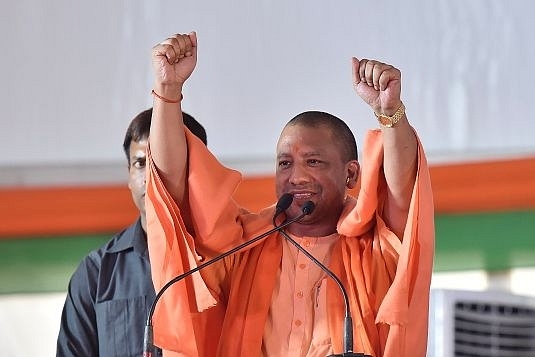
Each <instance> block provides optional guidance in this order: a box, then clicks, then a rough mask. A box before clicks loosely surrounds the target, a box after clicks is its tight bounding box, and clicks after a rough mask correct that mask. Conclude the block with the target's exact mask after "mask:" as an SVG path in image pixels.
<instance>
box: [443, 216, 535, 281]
mask: <svg viewBox="0 0 535 357" xmlns="http://www.w3.org/2000/svg"><path fill="white" fill-rule="evenodd" d="M435 230H436V237H437V240H436V249H435V251H436V254H435V257H436V258H435V271H452V270H471V269H484V270H488V271H499V270H507V269H509V268H519V267H535V211H516V212H502V213H484V214H470V215H437V217H436V219H435Z"/></svg>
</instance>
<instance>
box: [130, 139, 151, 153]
mask: <svg viewBox="0 0 535 357" xmlns="http://www.w3.org/2000/svg"><path fill="white" fill-rule="evenodd" d="M147 145H148V140H147V139H141V140H139V141H136V140H132V142H131V143H130V156H140V155H145V152H146V151H147Z"/></svg>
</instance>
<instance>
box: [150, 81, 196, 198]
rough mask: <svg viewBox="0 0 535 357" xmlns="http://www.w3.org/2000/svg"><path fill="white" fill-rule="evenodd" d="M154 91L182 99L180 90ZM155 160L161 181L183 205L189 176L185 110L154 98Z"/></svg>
mask: <svg viewBox="0 0 535 357" xmlns="http://www.w3.org/2000/svg"><path fill="white" fill-rule="evenodd" d="M154 88H155V89H154V91H155V92H156V93H158V95H160V96H162V97H164V98H179V97H180V93H181V88H166V87H164V86H162V85H159V84H155V85H154ZM150 148H151V154H152V159H153V160H154V163H155V165H156V167H157V169H158V173H159V175H160V178H161V179H162V181H163V183H164V185H165V187H166V188H167V190H168V191H169V193H170V194H171V196H172V197H173V198H174V200H175V201H176V202H182V200H183V198H184V191H185V187H186V185H185V181H186V173H187V143H186V138H185V135H184V125H183V120H182V109H181V103H180V101H179V102H178V103H167V102H165V101H164V100H162V99H160V98H158V97H157V96H155V97H154V105H153V111H152V122H151V129H150Z"/></svg>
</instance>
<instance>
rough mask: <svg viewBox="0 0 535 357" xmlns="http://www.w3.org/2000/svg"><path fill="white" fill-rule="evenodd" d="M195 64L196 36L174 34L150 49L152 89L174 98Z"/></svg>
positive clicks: (191, 34) (192, 33) (194, 34)
mask: <svg viewBox="0 0 535 357" xmlns="http://www.w3.org/2000/svg"><path fill="white" fill-rule="evenodd" d="M196 64H197V34H196V33H195V32H191V33H189V34H176V35H173V36H171V37H169V38H167V39H166V40H165V41H163V42H161V43H159V44H157V45H156V46H154V47H153V48H152V68H153V70H154V89H155V90H156V91H157V92H158V94H160V95H162V96H165V97H167V96H169V97H167V98H175V97H176V95H177V93H178V94H179V93H181V92H182V86H183V84H184V82H185V81H186V80H187V79H188V78H189V76H190V75H191V73H192V72H193V70H194V69H195V65H196Z"/></svg>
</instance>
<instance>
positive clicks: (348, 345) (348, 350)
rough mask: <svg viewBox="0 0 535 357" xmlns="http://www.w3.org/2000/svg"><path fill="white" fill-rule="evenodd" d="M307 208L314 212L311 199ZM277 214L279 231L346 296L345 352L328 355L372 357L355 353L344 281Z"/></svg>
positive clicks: (304, 208)
mask: <svg viewBox="0 0 535 357" xmlns="http://www.w3.org/2000/svg"><path fill="white" fill-rule="evenodd" d="M305 210H307V211H308V214H310V213H312V211H313V210H314V203H313V202H311V201H307V202H305V204H304V205H303V212H305ZM275 219H276V216H274V217H273V225H274V226H275V227H279V228H280V230H279V232H280V233H281V234H282V235H283V236H284V238H286V239H287V240H288V241H289V242H290V243H292V244H293V245H294V246H295V247H296V248H297V249H298V250H299V251H300V252H301V253H303V254H304V255H305V256H306V257H307V258H309V259H310V260H312V261H313V262H314V263H315V264H316V265H317V266H318V267H320V268H321V270H323V271H324V272H325V274H327V275H328V276H329V277H330V278H331V279H333V280H334V281H335V282H336V284H337V285H338V287H339V288H340V291H341V292H342V295H343V298H344V304H345V317H344V341H343V342H344V343H343V346H344V352H343V353H341V354H332V355H329V356H328V357H343V356H347V357H371V356H369V355H366V354H363V353H354V352H353V319H352V318H351V310H350V306H349V298H348V296H347V291H346V289H345V288H344V286H343V284H342V281H340V279H339V278H338V277H337V276H336V275H335V274H334V273H333V272H332V271H331V270H330V269H329V268H327V267H326V266H325V265H324V264H323V263H321V262H320V261H319V260H317V259H316V258H315V257H314V256H313V255H312V254H310V253H309V252H308V251H307V250H306V249H305V248H303V247H301V245H299V243H297V242H296V241H295V240H294V239H293V238H292V237H290V235H288V234H287V233H286V232H285V231H284V230H283V229H282V228H283V227H286V226H287V225H286V224H285V222H283V224H281V225H280V226H277V224H276V223H275Z"/></svg>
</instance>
